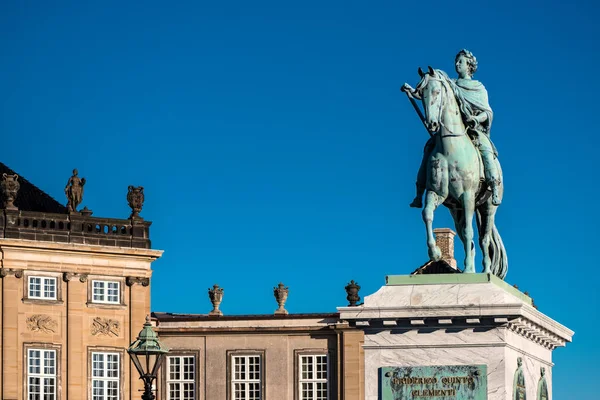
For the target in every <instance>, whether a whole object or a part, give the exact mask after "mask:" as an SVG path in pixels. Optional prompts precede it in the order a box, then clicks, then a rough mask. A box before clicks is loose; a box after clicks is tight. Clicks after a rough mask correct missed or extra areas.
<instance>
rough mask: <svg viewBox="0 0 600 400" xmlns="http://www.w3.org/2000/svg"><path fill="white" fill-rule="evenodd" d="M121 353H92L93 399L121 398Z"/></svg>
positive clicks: (108, 399)
mask: <svg viewBox="0 0 600 400" xmlns="http://www.w3.org/2000/svg"><path fill="white" fill-rule="evenodd" d="M119 356H120V354H119V353H92V400H119V368H120V364H119V362H120V360H119V358H120V357H119Z"/></svg>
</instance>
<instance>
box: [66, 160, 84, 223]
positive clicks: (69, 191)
mask: <svg viewBox="0 0 600 400" xmlns="http://www.w3.org/2000/svg"><path fill="white" fill-rule="evenodd" d="M78 174H79V172H78V171H77V169H74V170H73V176H71V177H70V178H69V180H68V181H67V185H66V186H65V195H66V196H67V209H68V210H69V212H72V213H76V212H77V207H78V206H79V205H80V204H81V201H82V200H83V185H85V178H80V177H79V176H78Z"/></svg>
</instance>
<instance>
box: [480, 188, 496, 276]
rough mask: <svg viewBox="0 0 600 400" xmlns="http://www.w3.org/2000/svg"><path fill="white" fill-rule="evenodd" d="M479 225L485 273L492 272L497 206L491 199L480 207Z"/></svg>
mask: <svg viewBox="0 0 600 400" xmlns="http://www.w3.org/2000/svg"><path fill="white" fill-rule="evenodd" d="M477 212H478V214H479V215H478V221H477V222H478V227H479V247H481V255H482V258H483V273H484V274H488V273H490V268H491V266H492V259H491V257H490V242H491V239H492V228H493V227H494V218H495V215H496V207H495V206H493V205H492V202H491V200H490V199H488V200H487V201H486V202H485V203H484V204H482V205H481V206H480V207H479V208H478V211H477Z"/></svg>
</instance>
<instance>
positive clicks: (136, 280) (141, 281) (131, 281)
mask: <svg viewBox="0 0 600 400" xmlns="http://www.w3.org/2000/svg"><path fill="white" fill-rule="evenodd" d="M125 283H126V284H127V286H133V285H135V284H138V285H142V286H144V287H146V286H148V285H150V278H143V277H141V276H128V277H127V278H126V279H125Z"/></svg>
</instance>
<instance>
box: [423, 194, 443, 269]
mask: <svg viewBox="0 0 600 400" xmlns="http://www.w3.org/2000/svg"><path fill="white" fill-rule="evenodd" d="M442 201H443V200H441V199H440V198H439V196H438V195H437V193H435V192H432V191H431V190H427V192H426V194H425V207H423V212H422V216H423V222H425V227H426V228H427V247H428V248H429V258H430V259H431V260H432V261H439V260H441V259H442V251H441V250H440V248H439V247H438V246H437V244H436V243H435V236H434V235H433V213H434V211H435V209H436V208H437V207H438V206H439V205H440V204H441V202H442Z"/></svg>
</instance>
